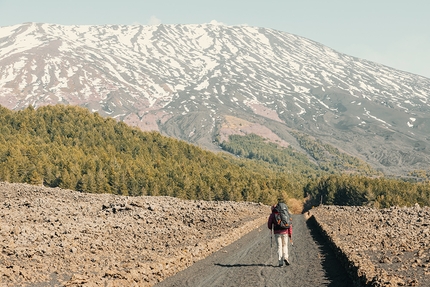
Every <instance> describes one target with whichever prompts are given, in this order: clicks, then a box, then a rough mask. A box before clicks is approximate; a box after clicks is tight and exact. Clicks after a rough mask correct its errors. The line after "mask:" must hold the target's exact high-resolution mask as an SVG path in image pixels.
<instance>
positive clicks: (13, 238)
mask: <svg viewBox="0 0 430 287" xmlns="http://www.w3.org/2000/svg"><path fill="white" fill-rule="evenodd" d="M269 211H270V208H269V207H268V206H265V205H261V204H254V203H237V202H204V201H184V200H180V199H176V198H171V197H122V196H114V195H107V194H83V193H79V192H75V191H70V190H62V189H58V188H56V189H50V188H45V187H42V186H31V185H23V184H10V183H3V182H1V183H0V286H152V285H154V284H155V283H157V282H159V281H161V280H162V279H164V278H166V277H168V276H171V275H173V274H175V273H177V272H178V271H180V270H182V269H184V268H186V267H188V266H190V265H192V264H193V263H194V262H196V261H198V260H200V259H202V258H204V257H206V256H208V255H209V254H211V253H213V252H214V251H216V250H218V249H220V248H221V247H224V246H226V245H228V244H230V243H231V242H233V241H235V240H237V239H238V238H240V237H241V236H243V235H244V234H246V233H247V232H249V231H251V230H252V229H254V228H256V227H258V226H261V224H262V223H263V222H264V221H266V219H267V214H268V212H269ZM243 224H244V225H243Z"/></svg>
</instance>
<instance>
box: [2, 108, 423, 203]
mask: <svg viewBox="0 0 430 287" xmlns="http://www.w3.org/2000/svg"><path fill="white" fill-rule="evenodd" d="M297 136H298V138H299V141H300V142H301V145H302V146H303V147H304V148H307V149H309V150H314V154H315V156H316V157H321V158H322V159H323V160H322V161H317V160H316V161H315V162H316V163H315V162H313V161H310V160H309V159H308V158H307V156H306V155H304V154H301V153H300V152H298V151H295V150H294V149H292V148H281V147H279V146H278V145H276V144H274V143H268V142H266V141H265V140H264V139H263V138H261V137H259V136H257V135H248V136H231V137H230V140H229V141H228V142H224V143H222V147H223V148H224V149H225V150H226V151H228V152H230V153H233V154H236V155H240V157H237V156H231V155H229V154H227V153H217V154H215V153H212V152H209V151H206V150H203V149H201V148H199V147H197V146H194V145H192V144H189V143H186V142H185V141H180V140H177V139H173V138H169V137H165V136H163V135H161V134H160V133H158V132H143V131H141V130H139V129H137V128H133V127H129V126H127V125H126V124H124V123H123V122H118V121H116V120H114V119H111V118H103V117H101V116H100V115H99V114H98V113H91V112H89V111H88V110H87V109H85V108H81V107H76V106H64V105H55V106H44V107H40V108H38V109H37V110H36V109H34V108H33V107H31V106H30V107H28V108H26V109H24V110H20V111H11V110H8V109H6V108H4V107H1V106H0V181H8V182H22V183H30V184H43V185H45V186H48V187H61V188H66V189H73V190H77V191H80V192H89V193H112V194H120V195H129V196H139V195H153V196H158V195H162V196H175V197H180V198H183V199H203V200H233V201H254V202H262V203H265V204H273V203H274V202H276V201H277V199H279V198H282V199H284V200H287V199H288V198H295V199H299V200H304V199H307V200H308V206H312V205H318V204H319V203H323V204H338V205H372V206H375V207H388V206H391V205H413V204H414V203H419V204H421V205H429V203H430V200H429V195H430V192H429V190H430V188H429V186H430V185H429V182H428V180H427V181H422V182H420V183H413V182H407V181H404V180H401V179H387V178H384V177H383V176H381V175H379V174H375V173H373V171H372V170H371V169H370V168H369V167H368V166H367V165H366V164H364V163H363V162H361V161H358V160H355V159H354V158H352V157H350V156H348V155H345V154H342V153H339V151H337V149H335V148H332V147H330V146H329V145H325V144H323V143H321V142H318V141H316V142H315V141H312V140H310V138H308V137H306V136H302V135H299V134H298V135H297ZM324 154H325V155H324ZM327 154H329V157H327ZM328 158H331V159H332V160H333V161H334V162H330V160H329V159H328ZM321 162H322V164H320V163H321ZM341 167H343V168H344V169H345V170H342V168H341ZM345 171H347V173H348V174H346V173H345ZM369 174H370V175H371V176H369Z"/></svg>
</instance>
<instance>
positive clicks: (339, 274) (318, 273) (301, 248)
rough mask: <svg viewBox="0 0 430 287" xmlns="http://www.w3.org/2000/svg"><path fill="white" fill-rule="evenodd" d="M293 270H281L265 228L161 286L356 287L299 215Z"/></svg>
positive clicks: (296, 216)
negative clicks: (353, 286)
mask: <svg viewBox="0 0 430 287" xmlns="http://www.w3.org/2000/svg"><path fill="white" fill-rule="evenodd" d="M293 220H294V234H293V239H294V246H290V257H291V258H290V259H291V260H290V261H291V265H290V266H284V267H277V255H276V247H275V246H276V244H275V241H274V240H273V247H272V248H271V247H270V232H269V230H268V229H267V228H266V226H265V225H263V226H261V227H260V228H257V229H256V230H254V231H252V232H250V233H248V234H247V235H245V236H244V237H242V238H241V239H239V240H238V241H236V242H234V243H233V244H231V245H229V246H226V247H224V248H223V249H221V250H220V251H218V252H216V253H214V254H212V255H211V256H209V257H207V258H205V259H203V260H201V261H199V262H196V263H195V264H194V265H192V266H191V267H189V268H187V269H185V270H183V271H181V272H179V273H177V274H176V275H175V276H172V277H169V278H167V279H166V280H164V281H162V282H160V283H158V284H156V285H155V287H167V286H169V287H171V286H178V287H179V286H189V287H191V286H192V287H198V286H202V287H203V286H205V287H207V286H254V287H258V286H300V287H306V286H332V287H334V286H339V287H342V286H345V287H348V286H352V285H353V283H352V280H351V279H350V278H349V277H348V276H347V275H346V272H345V269H344V268H343V267H342V266H341V265H340V263H339V262H338V261H337V259H336V258H335V256H334V254H333V252H332V250H331V249H330V247H329V246H328V245H327V244H326V243H325V241H324V240H323V238H322V237H321V235H320V234H319V233H318V232H317V231H316V229H315V228H314V226H313V223H312V222H311V221H306V220H305V218H304V216H303V215H294V219H293Z"/></svg>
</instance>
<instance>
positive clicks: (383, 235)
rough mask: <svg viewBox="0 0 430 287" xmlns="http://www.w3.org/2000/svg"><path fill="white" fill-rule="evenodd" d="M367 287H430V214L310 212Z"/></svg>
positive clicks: (404, 211) (361, 209) (426, 209)
mask: <svg viewBox="0 0 430 287" xmlns="http://www.w3.org/2000/svg"><path fill="white" fill-rule="evenodd" d="M309 215H312V216H313V218H314V219H315V220H316V222H317V223H318V225H319V227H320V228H321V230H322V231H323V233H324V234H325V235H326V238H328V240H329V241H330V242H331V243H332V245H333V247H334V248H335V249H336V250H337V253H338V256H339V258H340V259H341V260H342V261H343V262H344V264H345V266H346V267H348V269H349V271H350V272H351V274H352V276H354V277H356V278H358V279H359V282H361V285H362V286H430V250H429V247H430V208H429V207H420V206H419V205H418V204H417V205H415V206H414V207H410V208H406V207H405V208H399V207H391V208H389V209H381V210H377V209H373V208H368V207H335V206H320V207H317V208H315V209H312V210H311V211H310V212H309Z"/></svg>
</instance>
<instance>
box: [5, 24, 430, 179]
mask: <svg viewBox="0 0 430 287" xmlns="http://www.w3.org/2000/svg"><path fill="white" fill-rule="evenodd" d="M429 94H430V79H428V78H425V77H422V76H419V75H414V74H411V73H407V72H402V71H399V70H396V69H393V68H389V67H387V66H384V65H381V64H377V63H373V62H370V61H366V60H363V59H358V58H355V57H352V56H349V55H345V54H342V53H339V52H337V51H335V50H333V49H331V48H328V47H326V46H324V45H322V44H320V43H317V42H315V41H312V40H309V39H306V38H303V37H300V36H296V35H293V34H289V33H286V32H282V31H276V30H272V29H265V28H259V27H248V26H223V25H214V24H202V25H198V24H196V25H158V26H141V25H129V26H127V25H122V26H121V25H105V26H62V25H54V24H40V23H39V24H36V23H28V24H22V25H15V26H9V27H0V104H1V105H4V106H5V107H7V108H10V109H15V110H17V109H23V108H25V107H27V106H28V105H33V106H35V107H36V108H37V107H39V106H43V105H47V104H56V103H62V104H70V105H79V106H83V107H86V108H88V109H89V110H91V111H92V112H94V111H97V112H98V113H99V114H100V115H102V116H106V117H113V118H116V119H117V120H122V121H124V122H126V123H128V124H130V125H134V126H137V127H139V128H140V129H142V130H156V131H159V132H161V133H162V134H165V135H168V136H173V137H176V138H179V139H182V140H186V141H188V142H191V143H195V144H197V145H200V146H202V147H205V148H208V149H211V150H219V147H218V144H219V142H217V141H216V139H217V138H218V139H221V140H226V139H227V138H228V134H229V133H230V134H247V133H250V132H252V133H256V134H260V135H264V137H267V138H271V139H273V140H278V141H279V142H284V144H287V145H293V146H294V147H296V148H298V149H300V146H299V144H298V143H297V141H296V140H295V139H294V137H293V136H292V135H291V132H292V131H296V130H297V131H300V132H302V133H305V134H308V135H310V136H313V137H315V138H318V139H320V140H322V141H324V142H327V143H329V144H331V145H333V146H336V147H337V148H339V149H342V150H344V151H345V152H347V153H349V154H351V155H353V156H357V157H360V158H361V159H363V160H365V161H366V162H368V163H369V164H371V165H372V166H374V167H375V168H378V169H380V170H383V171H384V172H386V173H392V174H396V173H400V174H405V173H407V172H409V171H411V170H413V169H420V168H426V167H427V166H428V163H430V146H429V144H430V143H429V140H430V138H429V137H428V136H427V135H428V134H429V132H430V128H429V123H430V118H429V110H430V109H429V103H428V97H429ZM233 118H235V119H240V121H245V122H247V123H249V124H247V129H245V128H242V127H244V126H243V125H242V126H241V125H240V124H239V125H236V126H235V127H234V128H231V127H230V128H229V129H228V128H226V126H231V120H232V119H233Z"/></svg>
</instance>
